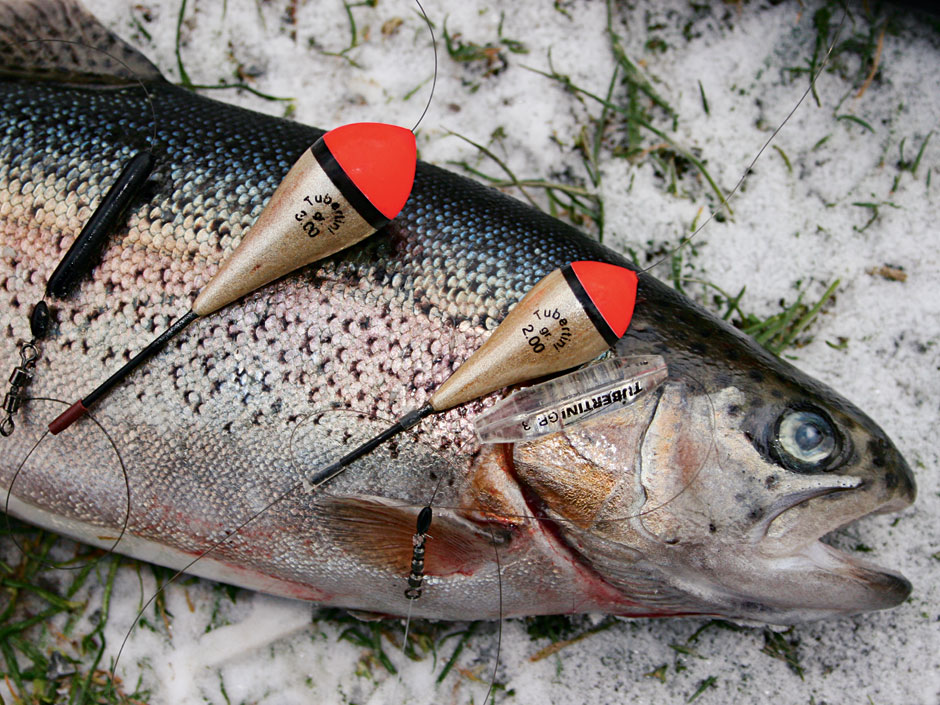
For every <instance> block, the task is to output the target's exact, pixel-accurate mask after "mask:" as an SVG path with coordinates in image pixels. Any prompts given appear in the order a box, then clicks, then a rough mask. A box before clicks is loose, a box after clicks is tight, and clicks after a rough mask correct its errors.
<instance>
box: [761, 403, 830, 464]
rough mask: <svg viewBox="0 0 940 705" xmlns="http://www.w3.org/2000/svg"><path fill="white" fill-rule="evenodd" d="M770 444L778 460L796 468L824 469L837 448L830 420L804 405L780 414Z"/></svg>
mask: <svg viewBox="0 0 940 705" xmlns="http://www.w3.org/2000/svg"><path fill="white" fill-rule="evenodd" d="M772 446H773V449H774V455H775V456H776V457H777V460H778V461H779V462H780V463H781V464H782V465H784V466H785V467H787V468H789V469H790V470H794V471H796V472H813V471H821V470H825V468H826V467H827V466H828V465H829V462H830V461H831V460H832V458H834V457H835V456H836V455H838V453H839V449H840V443H839V436H838V432H837V431H836V429H835V427H834V426H833V424H832V422H831V421H829V420H828V419H827V418H826V417H825V416H823V415H822V414H820V413H817V412H815V411H808V410H805V409H787V410H786V411H784V412H783V414H781V415H780V418H779V419H777V425H776V431H775V434H774V441H773V444H772Z"/></svg>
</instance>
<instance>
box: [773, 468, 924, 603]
mask: <svg viewBox="0 0 940 705" xmlns="http://www.w3.org/2000/svg"><path fill="white" fill-rule="evenodd" d="M801 480H802V481H803V483H804V484H809V483H808V482H807V481H806V479H805V478H801ZM814 484H815V487H809V486H804V487H801V488H799V489H797V490H796V491H794V492H791V493H788V495H787V496H786V498H785V500H783V501H781V502H780V503H779V505H778V506H776V507H774V511H771V512H769V516H768V518H767V520H766V521H765V522H764V525H763V528H764V538H763V540H762V541H761V548H762V552H764V553H765V555H769V556H773V558H772V559H771V560H772V561H773V562H774V563H777V564H778V568H780V569H781V570H782V572H784V573H788V574H790V578H791V580H792V578H793V575H792V572H791V571H792V569H794V568H797V569H798V571H799V572H798V574H799V581H800V585H799V592H800V593H801V595H802V597H801V600H802V602H803V604H804V605H805V606H806V607H808V608H809V609H810V610H812V609H814V608H815V609H818V610H822V611H825V612H828V613H829V614H832V613H833V612H835V613H838V614H855V613H858V612H865V611H870V610H881V609H887V608H890V607H895V606H897V605H899V604H901V603H902V602H904V601H905V600H906V599H907V598H908V597H909V596H910V594H911V590H912V585H911V583H910V581H908V580H907V578H905V577H904V576H903V575H901V574H900V573H899V572H896V571H893V570H890V569H888V568H885V567H882V566H880V565H877V564H875V563H873V562H871V561H869V560H867V559H863V558H861V557H859V556H858V555H857V554H853V553H850V552H848V551H847V550H843V549H840V548H838V547H837V546H836V545H834V544H837V543H839V542H840V539H841V538H842V537H841V536H840V532H841V531H842V530H843V529H844V528H845V527H847V526H850V525H852V524H855V523H856V522H858V521H861V520H864V519H866V518H868V517H871V516H875V515H879V514H890V513H895V512H898V511H901V510H902V509H904V508H906V507H908V506H910V505H911V504H912V503H913V501H914V494H915V491H914V486H913V482H911V483H910V485H909V486H906V487H901V488H900V489H899V491H895V492H892V493H891V494H890V496H884V495H881V496H879V495H878V493H877V489H876V488H873V487H872V485H873V484H875V483H871V482H869V481H866V480H863V479H862V478H859V477H852V476H836V477H829V478H825V479H819V478H817V479H816V481H815V483H814Z"/></svg>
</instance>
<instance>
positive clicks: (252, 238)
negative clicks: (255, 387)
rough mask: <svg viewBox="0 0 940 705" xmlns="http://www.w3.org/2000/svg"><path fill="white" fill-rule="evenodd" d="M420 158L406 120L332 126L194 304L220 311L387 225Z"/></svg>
mask: <svg viewBox="0 0 940 705" xmlns="http://www.w3.org/2000/svg"><path fill="white" fill-rule="evenodd" d="M416 159H417V151H416V145H415V137H414V135H413V134H412V132H411V131H410V130H407V129H405V128H404V127H398V126H397V125H385V124H382V123H375V122H365V123H356V124H353V125H344V126H343V127H338V128H336V129H335V130H331V131H330V132H327V133H326V134H325V135H323V137H322V138H320V139H319V140H317V142H316V144H314V145H313V146H312V147H311V148H310V149H308V150H307V151H306V152H304V153H303V155H302V156H301V157H300V159H298V160H297V162H296V163H295V164H294V166H293V167H291V170H290V171H289V172H288V173H287V176H286V177H284V180H283V181H282V182H281V184H280V185H279V186H278V187H277V190H276V191H275V192H274V195H272V196H271V200H270V201H269V202H268V205H267V206H266V207H265V209H264V210H263V211H262V213H261V215H260V216H259V217H258V220H257V221H255V224H254V225H252V226H251V230H250V231H249V232H248V235H246V236H245V239H244V240H242V242H241V244H240V245H239V246H238V248H237V249H236V250H235V251H234V252H233V253H232V255H231V256H230V257H229V258H228V259H227V260H225V262H224V263H223V264H222V267H221V268H220V269H219V271H218V273H217V274H216V275H215V277H213V279H212V281H210V282H209V283H208V284H207V285H206V287H205V288H204V289H203V290H202V292H201V293H200V294H199V297H198V298H197V299H196V302H195V303H194V304H193V312H195V313H196V315H197V316H205V315H207V314H210V313H212V312H214V311H217V310H219V309H220V308H222V307H223V306H226V305H228V304H230V303H232V302H233V301H235V300H237V299H240V298H241V297H242V296H244V295H245V294H248V293H250V292H252V291H254V290H255V289H258V288H259V287H262V286H264V285H265V284H268V283H269V282H272V281H274V280H275V279H278V278H280V277H282V276H284V275H285V274H287V273H288V272H292V271H293V270H295V269H297V268H298V267H302V266H304V265H306V264H310V263H311V262H316V261H317V260H319V259H323V258H324V257H328V256H330V255H332V254H334V253H336V252H339V251H340V250H342V249H345V248H347V247H349V246H350V245H354V244H356V243H357V242H359V241H360V240H363V239H364V238H366V237H368V236H369V235H371V234H372V233H374V232H375V231H376V230H378V229H379V228H381V227H383V226H384V225H385V224H386V223H388V222H389V221H390V220H391V219H392V218H394V217H395V216H396V215H398V213H399V212H400V211H401V209H402V207H403V206H404V205H405V201H407V200H408V195H409V194H410V193H411V187H412V185H413V184H414V177H415V163H416Z"/></svg>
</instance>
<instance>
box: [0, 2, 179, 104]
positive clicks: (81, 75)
mask: <svg viewBox="0 0 940 705" xmlns="http://www.w3.org/2000/svg"><path fill="white" fill-rule="evenodd" d="M37 40H39V41H37ZM42 40H45V41H42ZM0 77H7V78H29V79H30V80H33V81H35V80H48V81H59V82H63V83H84V84H95V85H102V84H103V85H127V84H130V83H136V82H137V81H138V80H140V81H163V80H164V78H163V76H162V75H161V74H160V71H159V70H158V69H157V67H156V66H154V65H153V64H152V63H150V61H149V60H148V59H147V58H146V57H145V56H144V55H143V54H141V53H140V52H139V51H137V50H136V49H134V48H133V47H132V46H130V45H129V44H127V43H126V42H125V41H124V40H123V39H121V38H120V37H118V36H117V35H115V34H113V33H112V32H111V31H110V30H109V29H107V28H106V27H105V26H104V25H102V24H101V23H100V22H99V21H98V20H97V19H96V18H95V17H94V16H93V15H92V14H91V13H90V12H88V10H86V9H85V8H84V7H82V6H81V4H79V3H78V1H77V0H0Z"/></svg>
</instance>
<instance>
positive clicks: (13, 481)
mask: <svg viewBox="0 0 940 705" xmlns="http://www.w3.org/2000/svg"><path fill="white" fill-rule="evenodd" d="M28 401H32V402H37V401H47V402H56V403H58V404H62V405H63V406H68V402H65V401H62V400H61V399H52V398H49V397H29V398H28ZM88 418H89V420H90V421H91V422H92V423H93V424H94V425H95V427H97V428H98V430H99V431H101V433H103V434H104V436H105V438H106V439H107V441H108V444H109V445H110V446H111V449H112V450H113V451H114V455H115V456H116V457H117V460H118V464H119V465H120V468H121V475H122V476H123V478H124V496H125V500H126V503H125V512H124V520H123V522H122V524H121V530H120V531H119V532H118V536H117V538H116V539H115V540H114V543H113V544H111V546H110V547H109V548H107V549H105V552H104V553H103V554H101V555H99V556H98V557H97V558H95V559H91V560H89V561H84V562H81V563H78V564H74V565H67V564H65V563H59V562H54V561H46V560H45V559H38V560H39V562H40V564H41V565H44V566H46V567H49V568H55V569H59V570H75V569H79V568H84V567H85V566H86V565H88V564H89V563H90V562H96V561H99V560H101V559H103V558H107V557H108V556H110V555H111V554H112V553H115V551H116V550H117V546H118V544H119V543H120V542H121V539H122V538H124V534H125V533H126V532H127V526H128V524H129V523H130V518H131V485H130V480H129V478H128V475H127V466H126V465H125V464H124V459H123V458H122V457H121V452H120V451H119V450H118V447H117V443H115V441H114V438H113V437H112V436H111V434H110V433H108V431H107V430H106V429H105V427H104V426H102V425H101V423H100V422H99V421H98V419H96V418H95V417H94V416H92V415H90V414H89V416H88ZM48 435H49V431H48V429H43V432H42V435H40V436H39V440H37V441H36V442H35V443H34V444H33V445H32V447H31V448H30V449H29V452H27V453H26V457H24V458H23V460H22V461H21V462H20V464H19V465H17V467H16V471H15V472H14V473H13V475H12V477H11V478H10V484H9V487H7V491H6V497H5V499H4V505H3V515H4V521H5V522H6V528H7V531H8V533H9V535H10V539H11V540H12V541H13V544H14V545H15V546H16V547H17V548H18V549H19V550H20V552H21V553H22V554H23V555H24V556H25V555H29V554H28V553H27V551H26V549H25V548H23V546H21V545H20V544H19V543H18V542H17V540H16V537H15V535H14V534H13V531H12V529H11V526H10V499H11V497H12V494H13V486H14V485H15V484H16V481H17V479H18V478H19V476H20V474H21V473H22V472H23V469H24V467H25V466H26V463H27V462H29V459H30V457H32V455H33V453H35V452H36V450H37V449H38V448H39V446H40V444H41V443H42V442H43V440H45V438H46V437H47V436H48ZM22 501H23V502H25V503H27V504H28V503H29V502H28V501H27V500H25V499H24V500H22Z"/></svg>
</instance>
